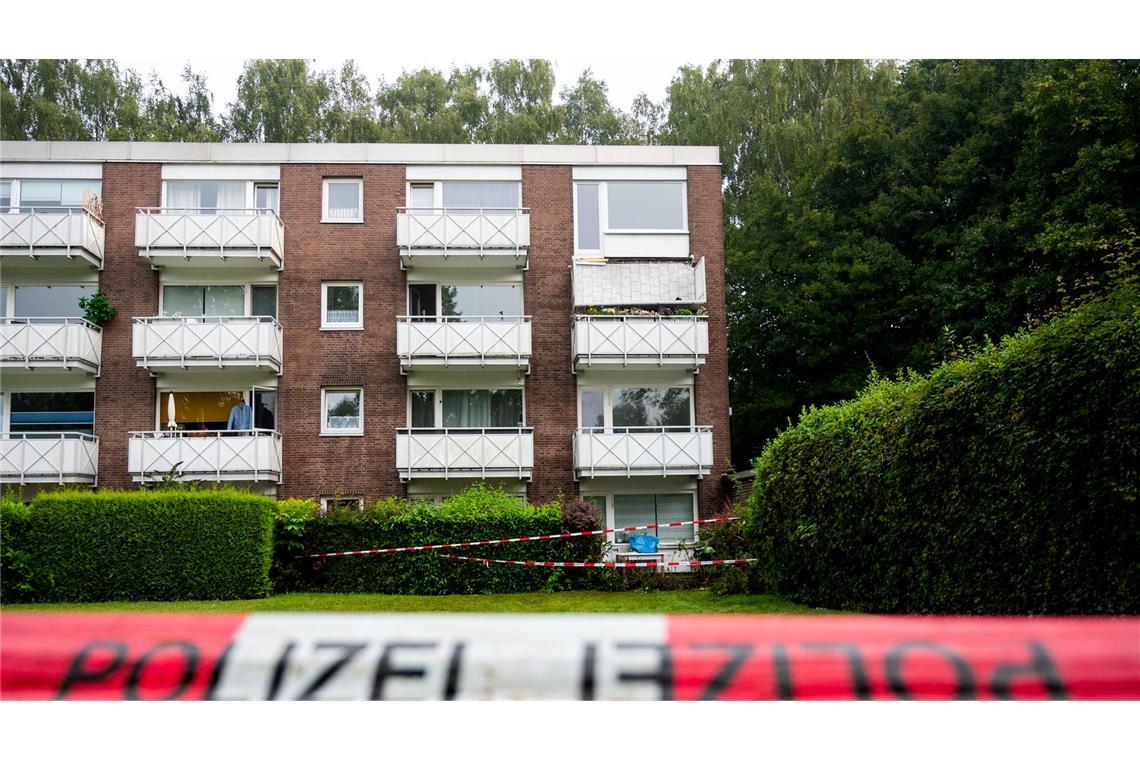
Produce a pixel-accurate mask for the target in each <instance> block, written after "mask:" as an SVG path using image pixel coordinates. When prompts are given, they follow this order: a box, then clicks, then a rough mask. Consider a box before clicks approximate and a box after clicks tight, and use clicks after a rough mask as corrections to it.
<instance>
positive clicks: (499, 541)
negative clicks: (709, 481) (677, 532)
mask: <svg viewBox="0 0 1140 760" xmlns="http://www.w3.org/2000/svg"><path fill="white" fill-rule="evenodd" d="M739 519H740V518H739V517H706V518H705V519H703V520H682V521H680V522H669V523H656V524H654V525H630V526H629V527H626V528H602V529H600V530H580V531H575V532H572V533H550V534H548V535H545V536H522V537H520V538H491V539H486V540H483V541H459V542H457V543H454V544H425V545H424V546H396V547H391V548H387V549H355V550H351V551H345V552H321V553H319V554H302V555H300V556H299V557H298V559H321V558H324V557H355V556H360V555H364V554H391V553H395V552H421V551H427V550H429V549H460V548H464V547H468V546H490V545H491V544H514V543H518V542H519V541H546V540H548V539H552V538H579V537H581V536H601V535H604V534H606V533H619V532H626V531H631V530H652V529H653V528H679V527H681V526H683V525H704V524H706V523H718V522H729V521H731V520H739Z"/></svg>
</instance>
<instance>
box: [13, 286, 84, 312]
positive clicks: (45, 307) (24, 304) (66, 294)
mask: <svg viewBox="0 0 1140 760" xmlns="http://www.w3.org/2000/svg"><path fill="white" fill-rule="evenodd" d="M95 290H96V288H95V286H94V285H17V286H16V288H15V297H14V299H13V301H14V303H13V307H12V308H13V313H12V316H13V317H75V318H81V317H82V316H83V309H81V308H80V307H79V299H80V298H83V297H85V296H90V295H94V294H95ZM0 316H5V314H3V313H0Z"/></svg>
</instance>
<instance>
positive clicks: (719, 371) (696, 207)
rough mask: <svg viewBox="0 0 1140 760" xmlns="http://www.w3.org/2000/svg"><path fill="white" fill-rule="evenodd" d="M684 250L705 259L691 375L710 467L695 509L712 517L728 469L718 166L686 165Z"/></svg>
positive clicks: (721, 237) (721, 497)
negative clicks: (704, 353)
mask: <svg viewBox="0 0 1140 760" xmlns="http://www.w3.org/2000/svg"><path fill="white" fill-rule="evenodd" d="M688 188H689V252H690V253H691V254H692V256H693V258H694V259H700V258H702V257H703V258H705V259H706V261H705V286H706V288H707V290H708V312H709V357H708V360H707V362H706V363H705V366H703V367H701V371H700V374H698V375H697V377H696V388H694V391H693V393H694V397H695V402H696V410H697V420H696V422H697V424H698V425H712V426H713V471H712V473H711V474H710V475H707V476H705V478H704V479H703V480H701V482H700V485H699V487H698V505H697V510H698V512H699V513H700V516H701V517H711V516H712V515H713V514H714V513H715V512H716V511H717V510H718V509H719V508H720V506H721V501H722V499H723V498H724V493H723V488H722V485H721V482H720V475H721V473H722V472H724V471H725V470H727V469H729V467H730V464H729V463H730V462H731V461H732V460H731V456H730V450H729V440H730V438H729V429H728V424H729V420H728V339H727V332H726V322H725V305H724V217H723V215H722V211H721V195H720V191H721V179H720V167H719V166H690V167H689V181H688Z"/></svg>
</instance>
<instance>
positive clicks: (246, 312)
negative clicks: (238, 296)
mask: <svg viewBox="0 0 1140 760" xmlns="http://www.w3.org/2000/svg"><path fill="white" fill-rule="evenodd" d="M223 285H224V286H227V287H241V288H243V289H244V290H245V306H244V307H243V311H242V315H241V316H243V317H251V316H253V288H254V286H257V285H260V286H263V287H275V288H277V302H276V304H275V307H276V308H275V309H274V310H275V311H276V310H277V308H280V306H281V300H280V299H281V289H280V287H279V286H278V284H277V283H276V282H270V281H266V282H160V283H159V284H158V314H159V315H161V314H162V312H163V311H165V309H166V289H167V288H210V287H214V288H216V287H220V286H223ZM190 318H191V319H193V318H194V317H190Z"/></svg>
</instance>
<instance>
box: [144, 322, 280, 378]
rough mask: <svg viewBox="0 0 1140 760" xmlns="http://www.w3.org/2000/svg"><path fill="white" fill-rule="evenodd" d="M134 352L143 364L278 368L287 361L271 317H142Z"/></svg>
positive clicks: (156, 367)
mask: <svg viewBox="0 0 1140 760" xmlns="http://www.w3.org/2000/svg"><path fill="white" fill-rule="evenodd" d="M131 341H132V351H131V353H132V355H133V356H134V359H135V361H136V362H137V363H138V365H139V366H140V367H144V368H146V369H149V370H151V371H152V372H159V371H162V370H163V369H178V370H184V369H191V368H195V367H198V368H216V369H225V368H227V367H248V368H257V369H263V370H266V371H269V372H272V373H274V374H277V373H279V372H280V371H281V367H282V344H283V340H282V331H281V325H280V324H278V322H277V320H275V319H272V318H270V317H145V318H136V319H135V320H134V326H133V331H132V336H131Z"/></svg>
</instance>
